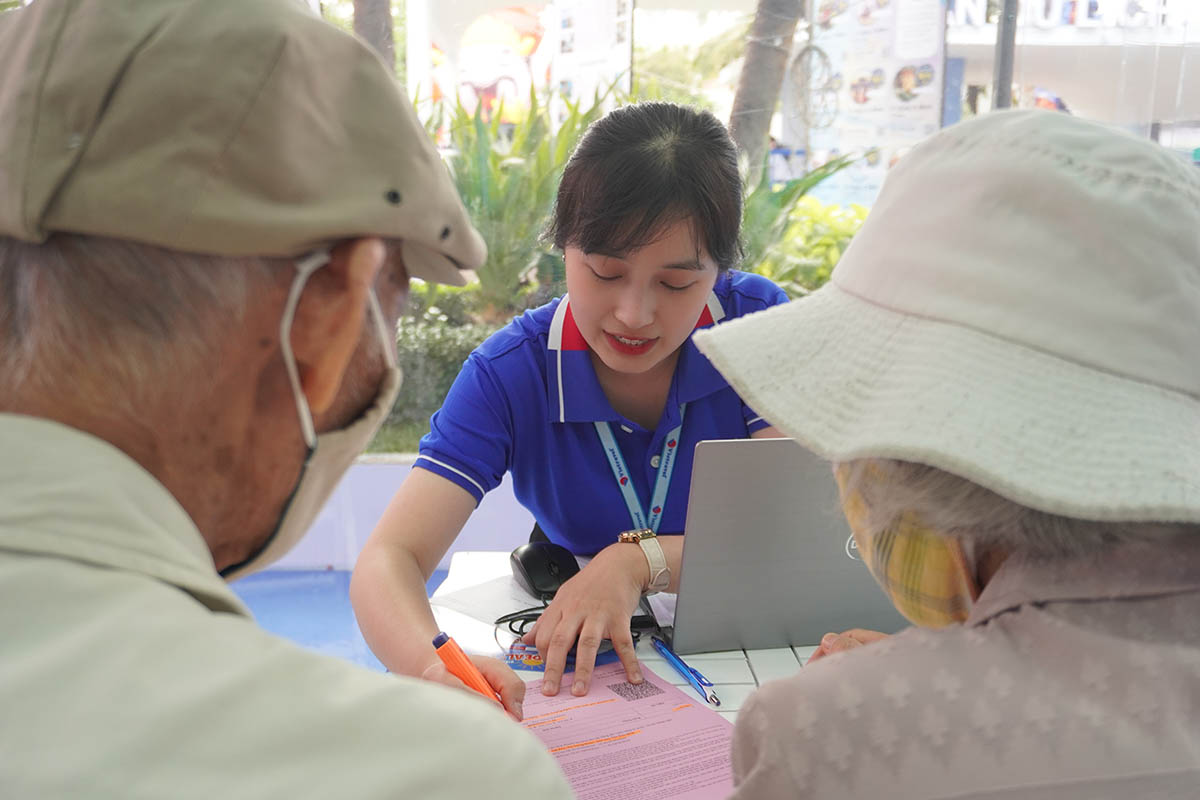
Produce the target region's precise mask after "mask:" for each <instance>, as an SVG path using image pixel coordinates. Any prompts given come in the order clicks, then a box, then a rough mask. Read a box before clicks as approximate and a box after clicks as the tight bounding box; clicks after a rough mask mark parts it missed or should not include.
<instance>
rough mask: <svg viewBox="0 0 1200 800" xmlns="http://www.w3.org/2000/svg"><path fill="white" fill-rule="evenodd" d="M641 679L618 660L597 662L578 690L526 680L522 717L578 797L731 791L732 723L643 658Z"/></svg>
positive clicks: (699, 796)
mask: <svg viewBox="0 0 1200 800" xmlns="http://www.w3.org/2000/svg"><path fill="white" fill-rule="evenodd" d="M642 674H643V675H644V676H645V678H646V682H645V683H642V684H639V685H634V684H631V683H629V682H627V681H626V680H625V668H624V667H622V666H621V665H620V664H619V663H617V664H606V665H604V666H602V667H597V668H596V671H595V672H594V673H592V688H591V689H590V690H589V691H588V693H587V695H585V696H584V697H575V696H574V695H572V694H571V693H570V692H569V691H567V690H565V689H564V690H562V691H560V692H559V693H558V696H557V697H545V696H543V695H542V683H541V681H537V682H536V683H530V684H529V688H528V691H527V693H526V695H525V721H524V722H523V723H522V724H523V725H524V726H525V727H526V728H528V729H529V731H530V732H532V733H533V734H534V735H535V736H537V737H538V738H539V739H541V740H542V742H544V743H545V745H546V749H548V750H549V751H550V753H551V754H552V755H553V756H554V757H555V758H557V759H558V763H559V766H561V767H562V770H563V773H565V774H566V776H567V780H568V781H569V782H570V784H571V788H572V789H574V790H575V793H576V794H577V795H578V796H579V798H580V800H608V799H610V798H622V800H639V799H640V798H646V799H647V800H669V799H671V800H675V799H677V800H707V798H718V797H721V798H723V797H726V796H728V795H729V793H730V792H731V791H733V769H732V766H731V765H730V761H729V746H730V738H731V737H732V735H733V725H732V724H731V723H730V722H729V721H728V720H726V719H725V718H724V717H722V716H721V715H720V714H718V713H717V712H715V711H713V710H711V709H710V708H709V707H708V706H707V705H706V704H705V703H704V701H703V700H701V699H699V698H698V697H693V696H689V695H687V694H684V693H683V692H682V691H680V690H679V689H677V688H675V687H674V686H672V685H671V684H669V683H667V682H666V681H665V680H663V679H662V678H660V677H659V676H658V675H655V674H654V672H652V671H651V670H650V669H649V668H647V667H646V665H645V664H643V665H642Z"/></svg>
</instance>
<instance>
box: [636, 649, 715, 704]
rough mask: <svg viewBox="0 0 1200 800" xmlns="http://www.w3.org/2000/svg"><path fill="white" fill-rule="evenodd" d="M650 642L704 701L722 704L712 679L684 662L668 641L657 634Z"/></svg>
mask: <svg viewBox="0 0 1200 800" xmlns="http://www.w3.org/2000/svg"><path fill="white" fill-rule="evenodd" d="M650 643H651V644H653V645H654V649H655V650H657V651H658V653H659V655H661V656H662V657H663V658H665V659H666V660H667V663H668V664H670V665H671V666H672V667H674V668H675V671H676V672H678V673H679V674H680V675H682V676H683V677H685V678H687V682H688V683H690V684H691V685H692V688H694V689H695V690H696V691H697V692H699V693H700V696H701V697H703V698H704V701H705V702H706V703H708V704H709V705H712V706H719V705H721V699H720V698H719V697H717V693H716V692H714V691H713V690H712V681H710V680H709V679H708V678H706V677H704V676H703V675H701V674H700V672H699V671H698V670H694V669H692V668H691V667H689V666H688V665H687V664H685V663H683V659H682V658H680V657H679V656H677V655H675V651H674V650H672V649H671V648H669V647H667V643H666V642H664V641H663V640H662V639H660V638H658V637H657V636H653V637H651V639H650Z"/></svg>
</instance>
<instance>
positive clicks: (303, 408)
mask: <svg viewBox="0 0 1200 800" xmlns="http://www.w3.org/2000/svg"><path fill="white" fill-rule="evenodd" d="M328 263H329V250H328V249H327V248H323V249H321V250H315V251H313V252H312V253H309V254H308V255H306V256H304V257H303V258H299V259H297V260H296V277H295V279H294V280H293V281H292V288H291V289H290V290H289V291H288V298H287V304H286V305H285V306H284V307H283V318H282V319H281V320H280V321H279V349H280V350H282V351H283V365H284V368H285V369H287V374H288V380H289V381H290V382H291V384H292V395H293V396H294V397H295V399H296V412H297V413H298V414H299V415H300V432H301V433H302V434H303V435H304V444H305V445H307V446H308V449H309V451H312V450H313V448H315V447H316V446H317V434H316V430H315V429H314V427H313V419H312V411H311V410H310V409H309V407H308V399H307V398H305V396H304V391H303V390H302V389H301V388H300V369H299V368H298V367H297V366H296V357H295V356H294V355H293V354H292V336H291V333H292V320H293V319H295V317H296V307H297V306H298V305H299V304H300V293H301V292H303V291H304V285H305V284H306V283H308V279H309V276H311V275H312V274H313V273H314V272H316V271H317V270H318V269H320V268H321V267H323V266H325V265H326V264H328ZM371 296H372V298H373V297H374V292H372V295H371ZM375 308H376V313H378V308H379V303H378V301H376V303H375ZM376 319H379V318H378V317H376ZM380 324H381V325H382V320H380Z"/></svg>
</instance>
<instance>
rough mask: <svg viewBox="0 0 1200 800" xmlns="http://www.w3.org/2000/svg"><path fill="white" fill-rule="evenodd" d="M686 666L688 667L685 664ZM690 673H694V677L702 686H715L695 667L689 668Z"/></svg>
mask: <svg viewBox="0 0 1200 800" xmlns="http://www.w3.org/2000/svg"><path fill="white" fill-rule="evenodd" d="M684 666H685V667H687V664H684ZM688 672H690V673H692V675H694V676H695V677H696V680H698V681H699V682H700V685H701V686H712V685H713V682H712V681H710V680H709V679H708V678H706V677H704V676H703V675H701V674H700V671H699V670H697V669H696V668H695V667H688Z"/></svg>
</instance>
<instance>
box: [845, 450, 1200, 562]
mask: <svg viewBox="0 0 1200 800" xmlns="http://www.w3.org/2000/svg"><path fill="white" fill-rule="evenodd" d="M839 466H840V467H841V468H842V469H843V472H842V476H843V478H842V479H843V485H844V489H843V494H847V493H850V492H857V493H858V494H859V495H860V496H861V497H862V499H863V501H864V503H865V507H866V509H867V520H866V523H867V525H868V527H869V530H867V531H864V533H867V534H874V533H878V532H880V531H883V530H885V529H886V528H888V527H890V526H891V525H892V524H893V523H894V522H895V520H896V519H897V518H898V517H899V516H900V515H901V514H904V513H911V514H914V515H916V516H918V517H919V518H920V519H921V521H922V523H924V524H925V525H926V526H928V528H929V529H930V530H932V531H935V532H938V533H941V534H943V535H946V536H957V537H960V538H962V539H963V540H970V541H971V542H972V543H973V544H974V546H975V549H976V552H980V553H982V552H989V551H992V552H1003V553H1011V554H1017V553H1020V554H1025V555H1029V556H1034V557H1055V556H1064V555H1065V556H1082V555H1087V554H1089V553H1094V552H1096V551H1098V550H1102V549H1106V548H1108V547H1113V546H1116V545H1120V544H1132V543H1144V544H1150V545H1154V544H1170V542H1171V540H1172V539H1173V538H1174V537H1176V536H1184V535H1190V536H1197V535H1200V525H1197V524H1194V523H1171V522H1154V521H1144V522H1098V521H1095V520H1087V519H1078V518H1075V517H1065V516H1062V515H1059V514H1051V513H1047V512H1045V511H1039V510H1037V509H1034V508H1029V507H1028V506H1024V505H1021V504H1020V503H1016V502H1013V501H1012V500H1009V499H1007V498H1005V497H1002V496H1001V495H999V494H996V493H995V492H993V491H991V490H990V489H986V488H984V487H982V486H980V485H979V484H977V483H974V482H972V481H969V480H967V479H965V478H960V477H959V476H957V475H954V474H951V473H949V472H946V471H944V470H941V469H938V468H936V467H931V466H928V465H926V464H918V463H915V462H912V461H900V460H895V459H883V458H864V459H856V460H853V461H846V462H841V463H840V465H839Z"/></svg>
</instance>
